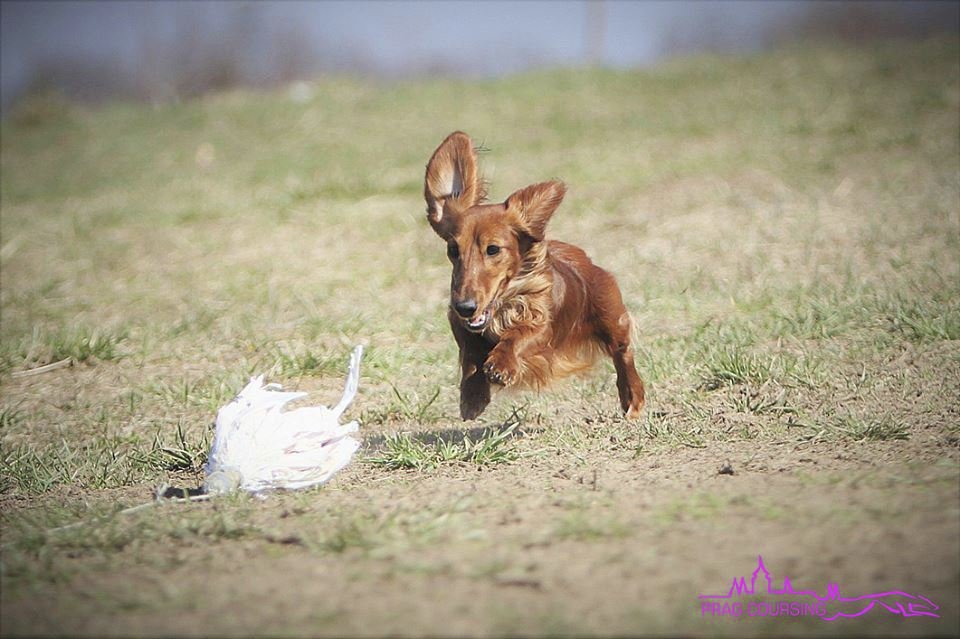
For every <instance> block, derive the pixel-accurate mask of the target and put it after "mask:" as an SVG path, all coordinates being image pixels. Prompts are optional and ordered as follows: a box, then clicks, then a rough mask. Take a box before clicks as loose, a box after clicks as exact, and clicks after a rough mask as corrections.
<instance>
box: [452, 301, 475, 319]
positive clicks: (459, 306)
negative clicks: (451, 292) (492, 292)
mask: <svg viewBox="0 0 960 639" xmlns="http://www.w3.org/2000/svg"><path fill="white" fill-rule="evenodd" d="M453 310H455V311H456V312H457V315H459V316H460V317H462V318H464V319H468V318H470V317H473V314H474V313H476V312H477V300H463V301H460V302H454V304H453Z"/></svg>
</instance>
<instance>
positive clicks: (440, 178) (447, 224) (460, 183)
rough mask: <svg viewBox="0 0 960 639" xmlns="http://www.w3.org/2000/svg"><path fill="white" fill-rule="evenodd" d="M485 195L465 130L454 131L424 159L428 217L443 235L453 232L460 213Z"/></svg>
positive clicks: (475, 158) (436, 229)
mask: <svg viewBox="0 0 960 639" xmlns="http://www.w3.org/2000/svg"><path fill="white" fill-rule="evenodd" d="M485 197H486V189H485V183H484V181H483V179H482V178H481V177H480V175H479V173H478V172H477V152H476V151H475V150H474V148H473V141H472V140H471V139H470V136H468V135H467V134H466V133H463V132H462V131H454V132H453V133H451V134H450V135H448V136H447V139H446V140H444V141H443V143H442V144H441V145H440V146H439V147H437V150H436V151H434V152H433V155H432V156H431V157H430V161H429V162H427V173H426V176H424V180H423V198H424V199H425V200H426V201H427V220H429V221H430V226H432V227H433V230H434V231H436V232H437V235H439V236H440V237H442V238H445V239H446V238H448V237H450V235H451V234H452V233H453V232H454V228H455V226H456V219H457V218H458V217H459V215H460V214H461V213H462V212H463V211H466V210H467V209H468V208H470V207H471V206H473V205H475V204H479V203H480V202H482V201H483V200H484V198H485Z"/></svg>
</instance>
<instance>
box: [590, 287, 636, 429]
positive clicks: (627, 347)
mask: <svg viewBox="0 0 960 639" xmlns="http://www.w3.org/2000/svg"><path fill="white" fill-rule="evenodd" d="M603 275H604V277H602V278H601V280H602V282H601V285H600V286H599V287H596V289H595V290H596V295H597V299H594V300H593V301H594V307H595V309H596V311H597V324H598V326H597V337H598V338H599V339H600V341H601V342H602V343H603V345H604V347H605V348H606V349H607V352H608V353H609V354H610V357H611V358H612V359H613V367H614V368H615V369H616V371H617V391H618V392H619V393H620V407H621V408H622V409H623V412H624V413H626V416H627V419H636V418H638V417H639V416H640V411H641V409H642V408H643V402H644V390H643V380H641V379H640V375H639V374H637V368H636V365H635V364H634V362H633V345H632V344H631V343H630V342H631V339H632V337H633V335H632V333H633V321H632V320H631V319H630V313H629V312H628V311H627V307H626V306H624V304H623V298H622V297H621V295H620V288H619V287H618V286H617V282H616V280H615V279H614V278H613V276H612V275H610V274H609V273H606V272H604V273H603Z"/></svg>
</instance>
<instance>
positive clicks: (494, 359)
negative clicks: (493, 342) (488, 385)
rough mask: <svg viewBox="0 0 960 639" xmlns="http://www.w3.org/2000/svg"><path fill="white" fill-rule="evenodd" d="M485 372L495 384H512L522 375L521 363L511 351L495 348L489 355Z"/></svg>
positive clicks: (484, 367)
mask: <svg viewBox="0 0 960 639" xmlns="http://www.w3.org/2000/svg"><path fill="white" fill-rule="evenodd" d="M483 372H484V373H485V374H486V376H487V379H489V380H490V381H491V382H493V383H494V384H500V385H501V386H510V385H511V384H513V383H514V382H516V381H517V378H518V377H519V376H520V364H519V362H517V358H516V356H515V355H514V354H513V353H511V352H510V351H508V350H501V349H497V348H495V349H493V352H491V353H490V356H489V357H487V362H486V363H485V364H484V365H483Z"/></svg>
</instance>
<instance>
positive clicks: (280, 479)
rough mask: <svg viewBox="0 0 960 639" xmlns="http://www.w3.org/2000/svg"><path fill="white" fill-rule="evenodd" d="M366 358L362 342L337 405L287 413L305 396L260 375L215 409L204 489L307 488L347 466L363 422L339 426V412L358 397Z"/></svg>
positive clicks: (353, 357) (355, 351)
mask: <svg viewBox="0 0 960 639" xmlns="http://www.w3.org/2000/svg"><path fill="white" fill-rule="evenodd" d="M362 356H363V346H357V347H356V348H354V350H353V354H352V355H351V356H350V369H349V372H348V373H347V383H346V387H345V388H344V391H343V397H342V398H341V399H340V402H339V403H338V404H337V405H336V406H335V407H334V408H333V409H330V408H327V407H326V406H304V407H302V408H297V409H294V410H291V411H283V410H282V408H283V406H284V405H285V404H287V403H288V402H290V401H293V400H295V399H300V398H301V397H306V395H307V394H306V393H299V392H293V393H291V392H283V389H282V388H281V387H280V386H279V385H278V384H267V385H264V384H263V376H262V375H260V376H258V377H254V378H251V379H250V383H249V384H247V385H246V387H245V388H244V389H243V390H242V391H240V394H239V395H237V396H236V397H235V398H234V399H233V401H231V402H230V403H229V404H227V405H226V406H224V407H223V408H221V409H220V410H219V411H218V412H217V422H216V431H215V433H214V436H213V445H212V446H211V447H210V456H209V457H208V459H207V468H206V474H207V476H206V479H205V480H204V482H203V489H204V492H206V493H208V494H223V493H229V492H233V491H235V490H238V489H239V490H245V491H248V492H251V493H259V492H263V491H266V490H274V489H289V490H295V489H298V488H307V487H310V486H315V485H317V484H322V483H324V482H325V481H327V480H329V479H330V478H331V477H333V475H334V474H335V473H336V472H337V471H339V470H340V469H342V468H343V467H345V466H346V465H347V464H349V463H350V460H351V459H352V458H353V454H354V453H355V452H356V451H357V449H358V448H359V447H360V442H359V441H358V440H357V439H355V438H353V437H351V436H350V434H351V433H355V432H357V429H358V428H359V425H358V423H357V422H356V421H352V422H349V423H347V424H340V416H341V415H343V412H344V411H345V410H346V409H347V407H348V406H349V405H350V403H351V402H352V401H353V398H354V397H356V394H357V387H358V386H359V383H360V358H361V357H362Z"/></svg>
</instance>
